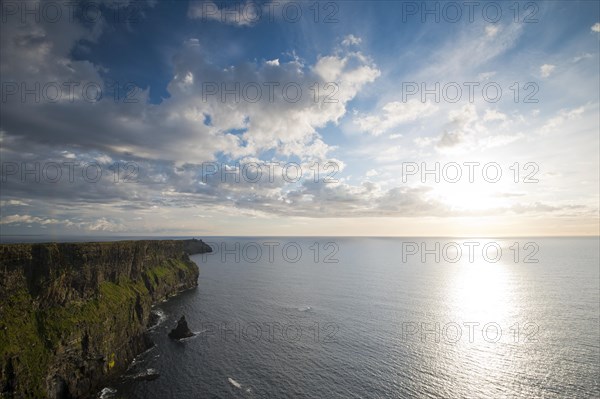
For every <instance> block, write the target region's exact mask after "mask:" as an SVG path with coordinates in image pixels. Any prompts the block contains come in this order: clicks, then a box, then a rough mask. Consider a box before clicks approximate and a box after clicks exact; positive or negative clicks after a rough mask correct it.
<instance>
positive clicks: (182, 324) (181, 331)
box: [169, 316, 194, 339]
mask: <svg viewBox="0 0 600 399" xmlns="http://www.w3.org/2000/svg"><path fill="white" fill-rule="evenodd" d="M193 336H194V333H193V332H191V331H190V329H189V327H188V325H187V321H186V320H185V316H181V319H179V321H178V322H177V327H175V328H174V329H172V330H171V332H170V333H169V338H171V339H183V338H189V337H193Z"/></svg>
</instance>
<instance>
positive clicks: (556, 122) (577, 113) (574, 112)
mask: <svg viewBox="0 0 600 399" xmlns="http://www.w3.org/2000/svg"><path fill="white" fill-rule="evenodd" d="M584 112H585V107H584V106H582V107H578V108H574V109H571V110H567V109H562V110H560V111H559V112H558V115H557V116H555V117H554V118H551V119H549V120H548V122H546V124H545V125H544V126H543V127H542V129H541V132H542V133H548V132H550V131H552V130H555V129H557V128H558V127H560V126H561V125H562V124H563V123H565V122H566V121H570V120H574V119H578V118H580V117H581V115H583V113H584Z"/></svg>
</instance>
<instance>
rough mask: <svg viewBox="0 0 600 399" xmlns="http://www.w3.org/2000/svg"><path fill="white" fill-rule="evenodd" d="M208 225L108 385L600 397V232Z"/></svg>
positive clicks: (137, 394) (142, 389)
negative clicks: (276, 231)
mask: <svg viewBox="0 0 600 399" xmlns="http://www.w3.org/2000/svg"><path fill="white" fill-rule="evenodd" d="M207 241H209V242H211V243H212V245H213V246H215V247H216V249H217V250H216V251H215V253H214V254H210V255H195V256H193V257H192V259H193V260H194V261H195V262H196V263H197V264H198V265H199V266H200V280H199V287H198V289H197V290H193V291H188V292H186V293H183V294H182V295H180V296H178V297H176V298H173V299H171V300H170V301H168V302H165V303H162V304H160V305H158V306H156V308H155V311H156V312H157V313H160V314H161V315H162V316H163V321H162V323H161V324H159V325H158V326H157V327H155V328H154V329H153V330H152V333H151V334H152V338H153V339H154V341H155V343H156V346H155V347H154V348H153V349H151V350H149V351H148V352H146V353H145V354H143V355H141V356H140V357H139V358H138V359H137V360H136V361H135V362H134V364H133V365H132V366H131V369H130V371H129V373H128V376H127V377H125V378H123V379H121V380H120V381H118V382H117V383H115V384H113V385H112V386H111V387H110V389H105V390H104V397H116V398H128V399H132V398H165V399H166V398H176V399H188V398H189V399H191V398H267V397H273V398H284V397H298V398H366V397H369V398H371V397H389V398H413V397H420V398H505V397H506V398H513V397H521V398H540V397H545V398H567V397H568V398H590V397H596V398H597V397H600V343H599V342H600V329H599V326H600V324H599V317H600V298H599V293H600V287H599V283H600V276H599V266H598V265H599V241H598V238H551V239H549V238H543V239H535V238H525V239H523V238H518V239H503V240H493V239H482V240H473V239H420V238H412V239H411V238H318V239H315V238H310V239H309V238H284V239H281V238H277V239H275V238H273V239H269V238H260V239H249V238H214V239H207ZM515 243H516V244H515ZM436 245H437V247H436ZM436 248H437V249H436ZM469 248H471V249H472V250H471V251H469ZM484 248H485V250H484ZM498 248H500V251H501V253H500V251H498ZM438 249H439V250H438ZM300 251H301V253H300ZM470 252H471V253H472V255H473V256H472V258H471V257H470ZM423 253H425V257H424V258H423V257H422V255H423ZM436 255H437V256H439V260H438V259H436ZM536 261H537V263H536ZM181 315H185V316H186V318H187V320H188V323H189V326H190V328H191V329H192V330H193V331H194V332H196V333H197V335H196V336H195V337H193V338H190V339H187V340H185V341H183V342H174V341H172V340H170V339H169V338H167V333H168V331H170V329H172V328H173V327H174V325H175V323H176V321H177V319H178V318H179V317H180V316H181ZM148 370H150V371H148ZM147 372H150V373H154V372H156V373H159V374H160V377H159V378H157V379H155V380H153V381H144V380H135V379H134V377H135V376H136V375H138V376H139V375H140V374H143V373H147ZM111 392H112V394H111Z"/></svg>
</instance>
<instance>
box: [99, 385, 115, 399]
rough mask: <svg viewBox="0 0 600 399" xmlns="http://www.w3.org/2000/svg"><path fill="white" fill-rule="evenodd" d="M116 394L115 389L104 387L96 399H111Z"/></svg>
mask: <svg viewBox="0 0 600 399" xmlns="http://www.w3.org/2000/svg"><path fill="white" fill-rule="evenodd" d="M116 393H117V390H116V389H113V388H109V387H106V388H103V389H102V391H100V394H99V395H98V398H100V399H110V398H113V397H114V396H115V394H116Z"/></svg>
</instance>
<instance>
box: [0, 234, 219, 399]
mask: <svg viewBox="0 0 600 399" xmlns="http://www.w3.org/2000/svg"><path fill="white" fill-rule="evenodd" d="M202 244H204V243H202V242H201V241H199V240H195V242H193V243H192V244H190V243H189V241H188V242H186V241H173V240H171V241H119V242H97V243H64V244H56V243H48V244H7V245H0V392H2V393H3V394H0V396H2V397H14V398H36V399H37V398H51V399H63V398H80V397H82V398H85V397H87V396H88V395H89V394H90V393H92V392H93V391H94V390H96V389H98V388H99V387H100V386H101V385H102V384H103V383H105V382H107V381H108V380H110V378H112V377H114V376H116V375H118V374H120V373H122V372H123V371H124V370H125V369H126V368H127V366H128V364H129V363H130V362H131V361H132V360H133V358H134V357H135V356H136V355H137V354H139V353H141V352H143V351H144V350H145V349H147V348H148V347H149V346H151V345H152V344H151V342H149V340H148V339H147V337H146V334H145V332H146V329H147V325H148V321H149V317H150V311H151V306H152V304H153V303H155V302H157V301H159V300H161V299H164V298H167V297H168V296H170V295H173V294H175V293H177V292H179V291H182V290H185V289H189V288H193V287H195V286H197V284H198V283H197V280H198V268H197V266H196V265H195V264H194V263H193V262H191V261H190V259H189V257H188V253H198V252H207V251H209V250H210V248H209V249H207V248H205V247H203V246H202ZM190 245H191V246H192V247H193V248H191V247H189V246H190ZM204 245H205V244H204Z"/></svg>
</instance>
